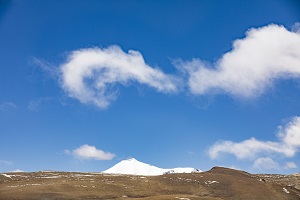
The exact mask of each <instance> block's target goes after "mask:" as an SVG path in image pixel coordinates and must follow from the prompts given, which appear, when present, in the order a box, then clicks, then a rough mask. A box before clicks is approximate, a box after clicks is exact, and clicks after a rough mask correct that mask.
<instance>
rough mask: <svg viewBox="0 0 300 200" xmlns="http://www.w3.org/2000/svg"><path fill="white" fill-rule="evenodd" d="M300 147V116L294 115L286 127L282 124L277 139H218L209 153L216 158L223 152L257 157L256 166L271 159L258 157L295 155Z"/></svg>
mask: <svg viewBox="0 0 300 200" xmlns="http://www.w3.org/2000/svg"><path fill="white" fill-rule="evenodd" d="M299 149H300V117H298V116H297V117H294V118H293V119H292V120H291V121H290V122H289V123H287V124H286V126H285V127H282V126H280V127H279V131H278V134H277V141H260V140H257V139H256V138H251V139H248V140H244V141H241V142H233V141H229V140H227V141H218V142H217V143H215V144H214V145H213V146H211V147H210V148H209V151H208V155H209V157H210V158H211V159H216V158H217V157H219V156H220V154H222V153H227V154H233V155H234V156H235V157H236V158H238V159H250V160H253V159H256V161H255V162H256V164H255V163H254V167H256V168H257V166H260V164H261V163H263V162H271V161H270V159H267V160H266V159H258V158H259V157H261V156H262V155H264V156H266V155H268V156H272V155H276V154H277V155H278V154H279V155H281V156H284V157H289V158H290V157H294V156H295V155H296V153H297V152H298V151H299ZM257 159H258V160H257Z"/></svg>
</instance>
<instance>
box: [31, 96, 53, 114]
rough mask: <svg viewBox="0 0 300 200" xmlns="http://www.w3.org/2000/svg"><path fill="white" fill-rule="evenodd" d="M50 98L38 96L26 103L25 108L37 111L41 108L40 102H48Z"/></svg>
mask: <svg viewBox="0 0 300 200" xmlns="http://www.w3.org/2000/svg"><path fill="white" fill-rule="evenodd" d="M50 100H51V97H41V98H38V99H35V100H31V101H30V102H29V103H28V107H27V108H28V109H29V110H30V111H33V112H37V111H39V110H41V109H42V104H44V103H46V102H49V101H50Z"/></svg>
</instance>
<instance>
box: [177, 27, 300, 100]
mask: <svg viewBox="0 0 300 200" xmlns="http://www.w3.org/2000/svg"><path fill="white" fill-rule="evenodd" d="M299 27H300V26H299V23H298V24H295V26H294V27H293V31H289V30H287V29H286V28H285V27H283V26H280V25H275V24H271V25H268V26H264V27H261V28H251V29H249V30H248V31H247V32H246V37H245V38H243V39H238V40H235V41H234V42H233V48H232V50H231V51H229V52H227V53H225V54H224V55H222V56H221V58H220V59H219V60H218V61H217V62H216V63H214V64H212V65H210V64H207V63H206V62H204V61H202V60H200V59H194V60H192V61H188V62H186V61H178V62H177V63H176V66H177V68H180V69H185V70H186V72H187V74H188V87H189V89H190V92H191V93H192V94H195V95H204V94H207V93H227V94H230V95H233V96H236V97H240V98H253V97H256V96H258V95H260V94H262V93H263V92H264V91H265V90H266V89H267V88H269V87H271V86H272V85H273V83H274V81H275V80H277V79H290V78H299V77H300V31H299V30H300V28H299Z"/></svg>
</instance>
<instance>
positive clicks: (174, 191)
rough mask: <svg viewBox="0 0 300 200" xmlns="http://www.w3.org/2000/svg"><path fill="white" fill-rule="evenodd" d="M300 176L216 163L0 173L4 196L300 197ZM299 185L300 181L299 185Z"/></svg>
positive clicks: (1, 196) (181, 199) (0, 194)
mask: <svg viewBox="0 0 300 200" xmlns="http://www.w3.org/2000/svg"><path fill="white" fill-rule="evenodd" d="M299 180H300V177H299V176H292V178H290V179H289V177H288V176H283V175H282V176H279V175H254V174H249V173H247V172H243V171H238V170H233V169H227V168H221V167H214V168H212V169H211V170H210V171H207V172H201V173H184V174H165V175H160V176H134V175H112V174H103V173H78V172H53V171H44V172H32V173H24V172H23V173H6V174H0V199H1V200H2V199H3V200H4V199H5V200H10V199H16V200H20V199H24V200H28V199H39V200H40V199H45V200H46V199H47V200H48V199H49V200H52V199H160V200H163V199H175V200H176V199H178V200H189V199H190V200H196V199H231V200H235V199H251V200H253V199H257V200H258V199H263V200H265V199H282V200H284V199H291V200H292V199H300V190H299V188H298V189H297V184H299ZM298 186H299V185H298Z"/></svg>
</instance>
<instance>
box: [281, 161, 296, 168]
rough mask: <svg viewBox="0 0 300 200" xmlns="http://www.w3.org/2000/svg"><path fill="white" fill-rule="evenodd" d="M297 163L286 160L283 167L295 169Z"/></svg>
mask: <svg viewBox="0 0 300 200" xmlns="http://www.w3.org/2000/svg"><path fill="white" fill-rule="evenodd" d="M295 168H297V165H296V164H295V163H294V162H287V163H285V166H284V169H295Z"/></svg>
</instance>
